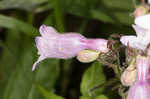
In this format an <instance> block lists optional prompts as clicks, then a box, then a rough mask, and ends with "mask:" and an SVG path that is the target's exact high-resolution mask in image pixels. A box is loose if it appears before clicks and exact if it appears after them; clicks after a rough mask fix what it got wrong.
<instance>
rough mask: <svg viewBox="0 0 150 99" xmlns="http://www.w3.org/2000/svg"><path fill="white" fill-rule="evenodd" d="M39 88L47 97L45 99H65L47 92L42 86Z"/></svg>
mask: <svg viewBox="0 0 150 99" xmlns="http://www.w3.org/2000/svg"><path fill="white" fill-rule="evenodd" d="M38 88H39V90H40V92H41V93H42V94H43V96H44V97H45V99H64V98H63V97H61V96H58V95H55V94H54V93H51V92H49V91H47V90H46V89H44V88H43V87H41V86H40V85H39V86H38Z"/></svg>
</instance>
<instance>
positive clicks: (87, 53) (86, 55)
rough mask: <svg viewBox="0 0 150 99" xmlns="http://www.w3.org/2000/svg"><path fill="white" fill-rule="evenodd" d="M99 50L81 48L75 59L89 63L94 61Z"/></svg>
mask: <svg viewBox="0 0 150 99" xmlns="http://www.w3.org/2000/svg"><path fill="white" fill-rule="evenodd" d="M99 54H100V52H98V51H94V50H82V51H80V52H79V53H78V55H77V59H78V60H79V61H80V62H82V63H89V62H92V61H95V60H96V59H97V58H98V56H99Z"/></svg>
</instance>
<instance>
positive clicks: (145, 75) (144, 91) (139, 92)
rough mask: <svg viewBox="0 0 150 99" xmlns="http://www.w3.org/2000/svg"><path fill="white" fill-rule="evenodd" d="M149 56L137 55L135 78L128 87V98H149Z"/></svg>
mask: <svg viewBox="0 0 150 99" xmlns="http://www.w3.org/2000/svg"><path fill="white" fill-rule="evenodd" d="M149 66H150V58H149V57H145V56H140V55H139V56H137V58H136V67H137V80H136V82H135V84H134V85H133V86H132V87H130V89H129V93H128V99H150V94H149V93H150V79H149V75H150V72H149Z"/></svg>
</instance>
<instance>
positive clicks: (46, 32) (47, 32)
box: [39, 24, 58, 37]
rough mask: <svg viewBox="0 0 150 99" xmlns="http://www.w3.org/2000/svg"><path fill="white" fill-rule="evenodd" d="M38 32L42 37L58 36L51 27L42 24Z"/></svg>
mask: <svg viewBox="0 0 150 99" xmlns="http://www.w3.org/2000/svg"><path fill="white" fill-rule="evenodd" d="M39 31H40V33H41V35H42V36H43V37H51V36H52V35H57V34H58V33H57V31H56V30H55V29H54V28H53V27H50V26H46V25H44V24H43V25H42V26H41V27H40V29H39Z"/></svg>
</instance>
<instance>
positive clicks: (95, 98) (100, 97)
mask: <svg viewBox="0 0 150 99" xmlns="http://www.w3.org/2000/svg"><path fill="white" fill-rule="evenodd" d="M94 99H108V98H107V97H106V96H104V95H99V96H96V97H94Z"/></svg>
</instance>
